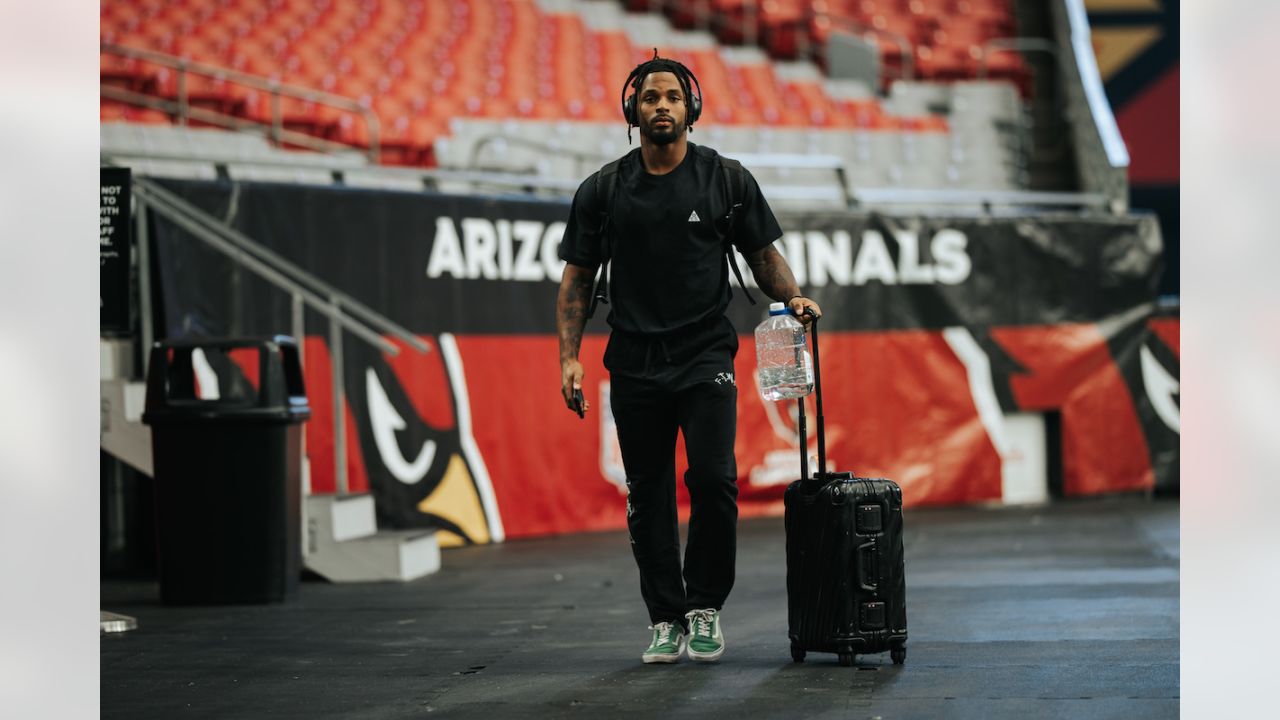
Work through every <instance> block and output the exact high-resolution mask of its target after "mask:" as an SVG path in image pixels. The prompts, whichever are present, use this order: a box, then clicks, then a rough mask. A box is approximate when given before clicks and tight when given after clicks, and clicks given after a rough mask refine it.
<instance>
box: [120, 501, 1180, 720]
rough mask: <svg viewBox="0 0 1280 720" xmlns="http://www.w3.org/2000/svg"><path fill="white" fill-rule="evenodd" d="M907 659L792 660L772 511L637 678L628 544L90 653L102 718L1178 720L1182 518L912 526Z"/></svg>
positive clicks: (942, 514)
mask: <svg viewBox="0 0 1280 720" xmlns="http://www.w3.org/2000/svg"><path fill="white" fill-rule="evenodd" d="M906 527H907V535H906V548H907V561H906V562H907V615H908V621H909V632H910V640H909V641H908V644H907V647H908V655H907V661H906V664H905V665H904V666H894V665H893V664H892V663H891V662H890V661H889V657H888V654H887V653H886V654H884V655H871V656H859V657H858V659H857V666H856V667H852V668H846V667H841V666H839V664H838V663H837V661H836V658H835V656H834V655H826V654H821V653H810V654H809V657H808V659H807V660H806V662H804V663H803V664H794V663H792V662H791V659H790V656H789V652H788V641H787V621H786V605H787V598H786V590H785V574H786V569H785V563H784V554H783V553H784V541H783V534H782V521H781V518H768V519H755V520H747V521H743V522H742V523H741V524H740V530H739V550H738V579H737V584H736V586H735V589H734V592H733V595H732V596H731V597H730V599H729V603H728V604H727V605H726V606H725V609H724V613H723V618H724V621H723V624H724V630H725V635H726V646H727V652H726V654H725V656H724V658H723V659H722V660H721V661H720V662H718V663H714V664H699V663H693V662H690V661H688V660H687V659H686V660H684V661H682V662H681V663H679V664H677V665H665V666H657V665H643V664H642V663H641V662H640V653H641V651H642V650H643V648H644V646H645V644H646V643H647V641H648V634H649V633H648V631H647V630H646V626H647V624H648V621H647V617H646V614H645V611H644V607H643V605H642V603H641V602H640V597H639V586H638V582H639V581H638V577H637V574H636V570H635V566H634V563H633V562H632V560H631V556H630V550H629V546H628V543H627V537H626V534H625V533H623V532H611V533H598V534H589V535H577V536H571V537H562V538H554V539H546V540H528V541H511V542H508V543H506V544H504V545H499V546H491V547H473V548H464V549H456V550H448V551H445V553H444V568H443V569H442V570H441V571H440V572H439V573H437V574H435V575H432V576H430V577H427V578H423V579H421V580H418V581H415V582H411V583H407V584H377V585H347V586H339V585H330V584H328V583H325V582H321V581H311V582H305V583H303V585H302V587H301V590H300V592H299V595H298V598H297V599H296V600H294V601H292V602H289V603H286V604H280V605H260V606H232V607H194V608H191V607H165V606H163V605H160V604H159V602H158V600H157V597H158V595H157V592H158V591H157V586H156V585H155V584H154V583H146V582H104V583H103V584H102V588H101V589H102V601H101V602H102V608H103V609H104V610H110V611H113V612H119V613H125V614H128V615H133V616H135V617H136V618H137V620H138V625H139V628H138V629H137V630H135V631H131V632H128V633H123V634H119V635H104V636H103V637H102V638H101V660H102V664H101V707H102V717H118V718H139V719H141V718H180V717H199V718H258V717H298V718H304V717H305V718H319V717H341V718H415V717H428V716H430V717H458V718H482V719H484V720H499V719H501V718H515V717H547V718H560V717H564V718H611V717H636V718H671V717H677V718H678V717H744V718H745V717H750V718H757V717H761V718H768V717H777V718H798V717H804V718H885V719H888V718H983V719H987V718H1073V719H1075V718H1126V720H1139V719H1141V718H1174V717H1177V716H1178V709H1179V680H1178V677H1179V676H1178V671H1179V650H1178V642H1179V636H1178V613H1179V606H1178V558H1179V550H1178V547H1179V545H1178V543H1179V535H1178V503H1177V501H1176V500H1172V501H1170V500H1157V501H1148V500H1145V499H1136V498H1126V499H1118V500H1117V499H1113V500H1090V501H1077V502H1068V503H1059V504H1056V505H1053V506H1050V507H1041V508H1028V509H945V510H943V509H938V510H932V509H927V510H916V511H908V513H907V517H906Z"/></svg>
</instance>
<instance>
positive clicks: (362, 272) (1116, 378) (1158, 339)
mask: <svg viewBox="0 0 1280 720" xmlns="http://www.w3.org/2000/svg"><path fill="white" fill-rule="evenodd" d="M164 184H165V185H166V186H167V187H168V188H169V189H170V190H173V191H175V192H177V193H178V194H180V195H181V196H183V197H184V198H186V199H187V200H189V201H191V202H193V203H194V204H196V205H198V206H200V207H201V208H203V209H204V210H206V211H208V212H210V213H212V214H213V215H215V216H217V217H222V218H226V219H227V220H228V222H230V223H231V224H232V225H233V226H234V227H236V228H237V229H238V230H240V231H242V232H244V233H246V234H247V235H249V236H250V237H252V238H255V239H256V240H258V241H259V242H261V243H263V244H264V245H265V246H267V247H268V248H270V249H272V250H274V251H275V252H277V253H280V254H281V255H283V256H284V257H286V258H288V259H289V260H291V261H293V262H295V263H298V264H299V265H301V266H302V267H303V268H304V269H306V270H308V271H310V272H312V273H314V274H316V275H317V276H319V277H320V278H322V279H324V280H326V281H328V282H330V283H333V284H334V285H336V286H337V287H340V288H343V289H344V290H345V291H346V292H348V293H350V294H351V295H352V296H353V297H355V298H356V299H358V300H360V301H361V302H364V303H366V304H368V305H369V306H371V307H372V308H373V309H374V310H376V311H378V312H381V313H383V314H385V315H387V316H388V317H390V318H391V319H392V320H394V321H396V322H398V323H400V324H402V325H404V326H406V327H408V328H409V329H410V330H411V331H413V332H414V333H415V334H418V335H419V336H420V337H422V338H423V339H424V340H425V341H426V342H427V343H428V344H429V345H430V348H431V349H430V351H429V352H427V353H425V354H423V353H418V352H416V351H414V350H412V349H410V348H408V347H407V346H404V347H403V350H402V352H401V353H400V354H399V355H398V356H396V357H387V356H384V355H383V354H382V353H380V352H379V351H378V350H376V349H375V348H373V347H372V346H370V345H368V344H366V343H365V342H364V341H362V340H360V339H358V338H355V337H352V336H350V335H348V336H346V337H345V340H344V345H343V357H344V367H345V378H344V380H345V384H344V393H345V398H344V400H345V402H344V406H343V408H342V412H343V413H344V414H345V417H346V420H347V422H346V427H347V448H348V450H347V463H348V467H347V470H348V477H349V487H350V488H351V489H352V490H356V491H360V490H366V489H367V490H369V491H371V492H372V493H373V494H374V496H375V498H376V500H377V505H378V510H379V516H380V520H381V522H382V523H384V524H386V525H388V526H392V527H423V526H430V527H438V528H441V529H443V530H444V533H443V537H444V538H445V539H446V543H448V542H449V541H452V542H453V543H455V544H456V543H462V542H487V541H489V540H491V539H493V538H495V537H503V536H505V537H512V538H518V537H531V536H539V535H547V534H556V533H564V532H576V531H584V530H603V529H614V528H620V527H624V526H625V484H624V473H623V470H622V466H621V461H620V453H619V452H618V449H617V441H616V436H615V434H614V430H613V427H612V417H611V414H610V413H609V412H608V407H609V400H608V395H609V384H608V375H607V373H606V371H605V370H604V368H603V365H602V363H601V356H602V354H603V351H604V346H605V343H606V341H607V330H608V328H607V325H606V324H605V323H604V321H603V318H602V316H603V315H604V314H605V313H604V312H601V313H600V315H601V317H597V318H596V319H594V320H592V322H591V324H590V325H589V326H588V335H587V337H586V339H585V340H584V343H583V349H582V360H583V363H584V365H585V366H586V371H587V382H586V387H585V388H584V391H585V393H586V395H587V397H588V399H590V400H591V404H592V412H590V413H588V415H587V417H586V419H585V420H580V419H579V418H578V417H577V416H576V415H574V414H572V413H570V412H569V411H567V410H566V409H565V407H564V404H563V402H562V400H561V399H560V397H559V376H560V373H559V366H558V360H557V358H558V352H557V339H556V336H555V325H554V312H553V308H554V304H555V296H556V288H557V283H558V281H559V275H560V271H561V268H562V265H561V264H560V263H559V261H558V260H557V259H556V257H555V254H556V249H557V247H558V243H559V240H560V235H561V234H562V232H563V229H564V225H563V220H564V218H565V217H566V215H567V212H568V206H567V204H565V203H563V202H541V201H530V200H520V199H509V198H507V199H504V198H484V197H474V196H449V195H432V194H422V193H388V192H372V191H360V190H350V189H340V188H338V189H335V188H332V187H317V186H300V185H273V184H265V183H264V184H253V183H236V184H228V183H216V182H202V181H177V180H171V181H165V183H164ZM779 219H780V221H781V223H782V225H783V228H784V230H785V235H784V237H783V239H782V241H781V242H780V243H779V247H780V249H781V250H782V251H783V252H784V254H786V255H787V257H788V260H789V262H790V263H791V265H792V267H793V268H794V269H795V270H796V274H797V279H798V280H799V281H800V283H801V285H802V287H803V288H804V289H805V291H806V292H807V293H808V294H810V295H811V296H812V297H814V298H815V299H816V300H817V301H818V302H819V303H821V304H822V306H823V308H824V311H825V313H826V315H827V319H826V320H825V322H824V330H825V331H826V332H825V334H824V335H823V345H822V350H823V367H824V370H825V374H824V379H825V386H824V390H825V394H826V419H827V438H828V455H829V458H830V461H831V464H832V465H834V467H835V468H838V469H842V470H853V471H855V472H857V473H858V474H861V475H870V476H884V477H890V478H893V479H895V480H897V481H898V482H899V483H901V485H902V486H903V490H904V496H905V498H906V501H907V503H908V504H909V505H912V506H922V505H941V504H956V503H982V502H1000V501H1001V500H1002V499H1003V494H1004V490H1003V484H1002V483H1003V480H1002V478H1003V476H1004V473H1005V471H1006V470H1007V467H1006V466H1007V465H1008V464H1009V463H1016V462H1017V461H1018V460H1019V457H1018V449H1017V448H1016V447H1015V444H1014V443H1013V442H1012V441H1011V437H1010V429H1009V426H1008V423H1007V419H1008V418H1009V417H1011V416H1013V415H1016V414H1020V413H1037V414H1045V415H1047V416H1048V417H1050V418H1051V419H1052V422H1050V423H1049V427H1050V428H1051V432H1052V434H1053V437H1051V438H1050V439H1049V441H1050V444H1051V445H1053V446H1055V447H1056V451H1055V453H1054V455H1055V456H1057V457H1058V458H1059V460H1057V461H1056V462H1055V463H1054V465H1055V467H1052V468H1050V474H1051V475H1052V476H1054V477H1055V478H1056V480H1055V483H1056V485H1057V486H1058V487H1059V490H1060V494H1061V495H1064V496H1079V495H1096V494H1101V493H1112V492H1122V491H1150V490H1153V489H1162V490H1175V491H1176V488H1177V483H1178V415H1177V403H1176V396H1177V378H1178V352H1179V344H1178V343H1179V337H1178V324H1177V319H1176V318H1167V317H1162V316H1160V315H1159V313H1157V311H1156V306H1155V302H1154V301H1155V298H1156V284H1157V282H1158V278H1159V274H1160V270H1161V241H1160V235H1159V228H1158V224H1157V223H1156V221H1155V218H1154V217H1152V216H1150V215H1139V216H1130V217H1119V218H1117V217H1096V218H1082V217H1081V216H1078V215H1071V216H1068V215H1043V216H1038V217H1023V216H1019V217H1016V218H992V217H950V218H947V217H928V218H923V217H919V218H912V217H883V216H878V215H868V214H857V213H847V212H846V213H814V214H787V215H781V216H780V218H779ZM150 222H151V223H152V233H151V237H152V238H153V240H154V243H155V252H154V255H153V257H154V258H155V262H156V263H157V270H158V272H157V273H156V274H157V275H158V277H159V279H160V282H159V290H158V292H159V293H160V296H161V297H160V302H159V303H157V304H158V305H159V306H160V307H159V310H158V312H159V313H160V325H159V327H160V328H161V329H162V333H163V334H165V335H167V336H169V337H182V336H193V335H194V336H208V337H220V336H244V335H264V334H272V333H279V332H286V333H287V332H289V330H290V327H289V326H290V310H291V306H290V299H289V298H288V297H287V296H286V295H285V294H284V293H282V292H280V291H278V290H276V289H274V288H272V287H271V286H269V285H267V284H266V283H265V282H263V281H261V280H259V279H257V278H256V277H254V276H252V275H250V274H249V273H247V272H244V271H241V270H239V269H237V267H236V266H235V265H234V264H233V263H232V262H231V261H230V260H227V259H226V258H224V257H223V256H221V255H218V254H216V253H215V252H213V251H212V250H209V249H208V248H207V247H206V246H204V245H202V244H201V243H199V242H197V241H195V240H194V239H192V238H190V237H189V236H187V235H186V234H185V232H184V231H183V230H181V229H180V228H178V227H176V226H174V225H171V224H169V223H168V222H166V221H165V220H164V219H163V218H160V217H153V218H151V219H150ZM726 273H727V271H726ZM746 275H747V277H750V273H746ZM733 292H734V299H733V302H732V304H731V311H730V313H731V319H732V320H733V322H734V324H735V326H736V327H737V328H738V330H739V333H740V343H741V348H740V351H739V353H738V356H737V360H736V367H735V369H736V383H737V386H738V388H739V390H738V404H739V411H738V418H739V419H738V422H739V431H738V441H737V448H736V452H737V459H738V470H739V486H740V500H741V507H742V514H743V516H752V515H759V514H777V513H780V512H781V509H782V505H781V497H782V491H783V489H784V487H785V483H786V482H787V481H788V480H790V479H792V478H794V477H796V476H797V475H798V473H799V461H798V440H797V436H796V427H795V417H794V406H793V404H773V403H765V402H763V401H762V400H761V399H760V397H759V394H758V392H757V390H756V386H755V379H754V371H755V353H754V351H753V348H752V342H753V341H752V337H751V331H752V329H753V327H754V326H755V324H756V323H757V322H758V321H759V319H760V317H762V315H763V312H764V310H763V305H756V306H751V305H749V304H748V303H747V302H746V300H745V299H743V297H742V295H741V291H740V290H738V289H737V288H736V287H735V288H734V291H733ZM757 294H758V293H757ZM602 308H603V309H607V307H606V306H602ZM326 327H327V321H324V320H323V319H322V318H320V316H318V315H315V316H308V319H307V328H308V332H307V337H306V339H305V370H306V377H307V382H308V394H309V397H310V400H311V404H312V407H313V411H314V414H313V418H312V420H311V422H310V423H309V424H308V425H307V431H306V432H307V449H308V454H309V456H310V467H311V473H310V478H311V488H312V491H313V492H320V493H323V492H332V491H333V490H334V485H335V482H334V476H335V473H334V468H333V462H332V454H331V448H332V446H333V430H332V428H333V421H332V418H333V415H332V413H333V412H334V409H333V404H334V403H333V394H332V389H331V386H330V385H331V383H330V381H329V377H330V375H329V373H330V366H329V358H330V348H329V347H328V345H327V340H326V338H325V335H324V333H323V329H324V328H326ZM218 370H219V372H231V373H241V374H244V375H246V376H247V377H248V379H249V380H250V381H254V379H255V378H254V377H253V376H252V375H253V369H252V368H248V367H243V368H238V367H229V368H219V369H218ZM809 412H810V415H811V416H812V415H813V408H812V406H811V407H810V409H809ZM811 436H812V432H811ZM811 441H813V438H812V437H811ZM810 450H811V452H813V451H814V448H813V447H811V448H810ZM683 470H684V464H683V461H682V460H681V461H679V462H678V466H677V473H683ZM678 492H679V496H680V502H681V511H682V513H687V494H686V493H685V491H684V488H683V487H679V489H678ZM494 504H496V510H497V512H496V513H495V512H493V505H494ZM486 509H488V510H489V511H490V512H487V513H486Z"/></svg>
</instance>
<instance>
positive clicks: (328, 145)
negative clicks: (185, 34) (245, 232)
mask: <svg viewBox="0 0 1280 720" xmlns="http://www.w3.org/2000/svg"><path fill="white" fill-rule="evenodd" d="M101 51H102V53H104V54H107V55H115V56H118V57H124V58H130V59H133V60H140V61H143V62H148V63H153V64H155V65H159V66H162V67H167V68H170V69H172V70H173V71H174V72H175V78H174V80H175V96H174V97H167V96H164V95H160V94H155V95H151V94H147V93H141V92H137V91H136V90H129V89H127V88H120V87H115V86H113V85H109V84H106V83H102V84H101V85H100V92H101V94H102V97H104V98H107V99H109V100H116V101H118V102H123V103H128V104H130V105H136V106H139V107H146V108H151V109H153V110H160V111H162V112H165V113H168V114H170V115H173V116H174V117H175V118H176V119H177V121H178V124H179V125H186V124H187V122H188V121H189V120H198V121H200V122H204V123H208V124H210V125H217V126H218V127H223V128H227V129H230V130H241V131H243V130H250V129H251V130H258V131H261V132H263V133H265V134H266V135H267V137H269V138H270V139H271V140H272V141H273V142H275V143H276V144H277V145H279V144H283V143H290V144H294V145H298V146H301V147H305V148H307V149H310V150H317V151H320V152H337V151H349V150H351V147H352V146H350V145H346V144H343V143H340V142H335V141H333V140H327V139H324V138H319V137H316V136H314V135H308V134H306V133H302V132H297V131H294V130H289V129H287V128H286V127H285V126H284V112H283V107H282V102H281V100H282V98H286V97H288V98H294V99H298V100H302V101H304V102H312V103H318V104H320V105H326V106H328V107H332V108H334V109H336V110H340V111H343V112H348V113H352V114H355V115H359V116H360V117H361V118H362V119H363V121H364V123H365V129H366V131H367V133H368V135H369V147H368V149H367V154H368V156H369V161H370V162H372V163H374V164H377V163H378V162H379V160H380V159H381V147H380V142H381V141H380V138H381V126H380V125H379V122H378V116H377V114H376V113H374V112H373V110H372V109H370V108H369V107H367V106H365V105H363V104H361V103H359V102H357V101H355V100H352V99H351V98H348V97H343V96H341V95H334V94H333V93H328V92H324V91H322V90H313V89H311V88H305V87H301V86H298V85H290V84H288V83H284V82H280V81H279V80H275V79H272V78H264V77H260V76H257V75H251V74H249V73H244V72H240V71H239V70H232V69H231V68H224V67H219V66H217V65H209V64H206V63H200V62H195V61H192V60H188V59H186V58H181V57H177V56H174V55H166V54H165V53H159V52H154V51H151V50H141V49H138V48H131V47H126V46H124V45H116V44H114V43H102V45H101ZM189 75H200V76H203V77H210V78H213V79H215V80H223V81H227V82H232V83H235V84H237V85H241V86H244V87H247V88H253V89H255V90H262V91H264V92H267V93H270V105H271V118H270V122H269V123H262V122H259V121H257V120H254V119H252V118H248V117H242V116H237V115H228V114H226V113H220V112H217V111H215V110H209V109H208V108H202V107H193V106H192V104H191V93H190V92H189V91H188V84H189V83H188V76H189Z"/></svg>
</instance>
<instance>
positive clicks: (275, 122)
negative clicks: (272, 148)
mask: <svg viewBox="0 0 1280 720" xmlns="http://www.w3.org/2000/svg"><path fill="white" fill-rule="evenodd" d="M283 132H284V117H283V115H282V114H281V111H280V83H279V82H277V81H275V80H273V81H271V141H272V142H274V143H275V144H276V145H279V144H280V135H281V134H282V133H283Z"/></svg>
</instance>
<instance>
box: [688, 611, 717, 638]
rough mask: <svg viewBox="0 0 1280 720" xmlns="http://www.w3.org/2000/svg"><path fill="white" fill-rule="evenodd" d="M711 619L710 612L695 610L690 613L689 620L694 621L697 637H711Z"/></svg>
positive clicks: (694, 630)
mask: <svg viewBox="0 0 1280 720" xmlns="http://www.w3.org/2000/svg"><path fill="white" fill-rule="evenodd" d="M711 617H712V613H711V611H710V610H694V611H693V612H691V613H689V619H690V620H692V621H693V622H692V625H693V628H692V629H693V632H694V634H695V635H702V636H704V637H711Z"/></svg>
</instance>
